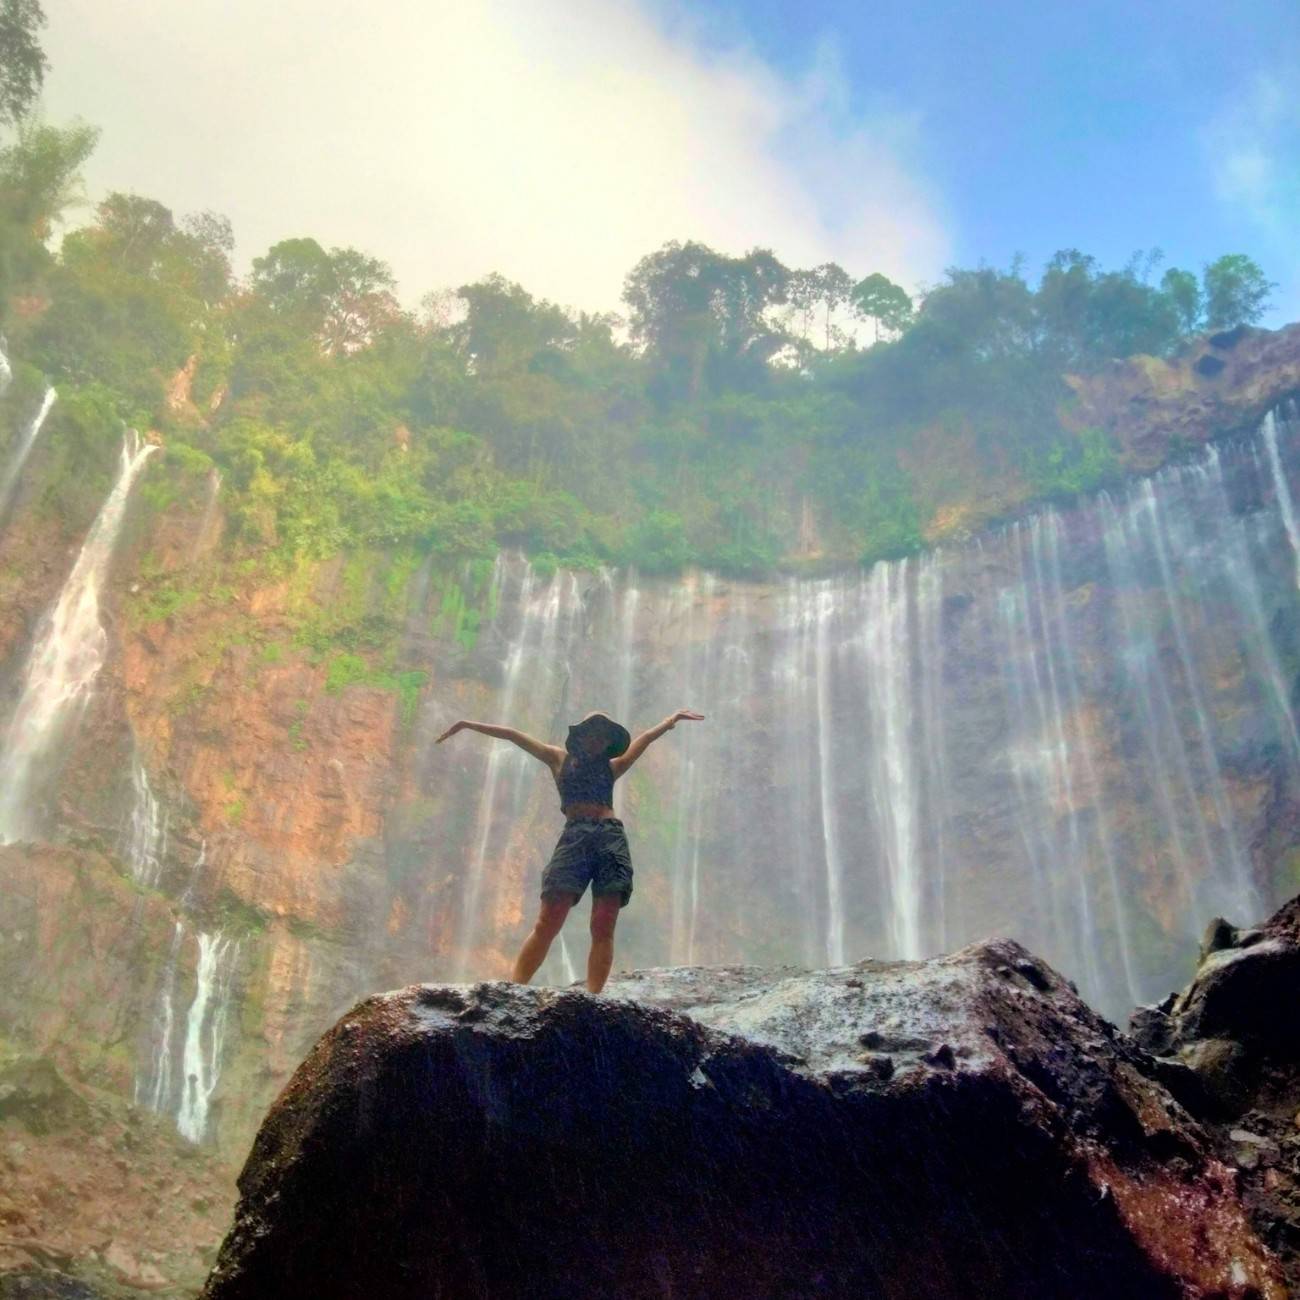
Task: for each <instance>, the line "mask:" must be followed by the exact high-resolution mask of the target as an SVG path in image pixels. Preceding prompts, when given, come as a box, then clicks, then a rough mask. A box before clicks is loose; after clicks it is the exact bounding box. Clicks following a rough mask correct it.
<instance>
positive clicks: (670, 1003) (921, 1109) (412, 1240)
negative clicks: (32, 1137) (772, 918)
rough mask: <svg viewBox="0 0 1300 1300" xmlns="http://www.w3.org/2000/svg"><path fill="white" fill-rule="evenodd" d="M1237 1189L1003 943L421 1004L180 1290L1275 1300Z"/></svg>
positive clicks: (267, 1172) (268, 1131)
mask: <svg viewBox="0 0 1300 1300" xmlns="http://www.w3.org/2000/svg"><path fill="white" fill-rule="evenodd" d="M1241 1141H1245V1139H1242V1140H1241ZM1253 1149H1255V1148H1253ZM1258 1149H1260V1150H1267V1147H1265V1146H1260V1147H1258ZM1234 1178H1235V1175H1234V1172H1233V1170H1232V1169H1231V1168H1230V1167H1229V1166H1228V1165H1227V1164H1226V1163H1225V1161H1224V1159H1223V1157H1222V1155H1221V1154H1220V1153H1219V1152H1217V1151H1216V1150H1215V1147H1214V1139H1213V1137H1212V1136H1211V1135H1210V1134H1208V1133H1207V1132H1206V1131H1205V1130H1204V1129H1203V1128H1202V1127H1200V1126H1199V1125H1198V1123H1197V1122H1196V1121H1195V1120H1194V1119H1193V1118H1192V1117H1191V1116H1189V1115H1188V1114H1187V1112H1186V1111H1185V1110H1184V1109H1183V1107H1182V1106H1181V1105H1180V1104H1179V1103H1178V1102H1177V1101H1176V1100H1175V1099H1174V1098H1173V1096H1172V1095H1171V1094H1170V1093H1169V1092H1168V1091H1167V1090H1166V1088H1165V1087H1164V1086H1162V1085H1161V1083H1159V1082H1158V1081H1157V1079H1156V1077H1155V1072H1154V1068H1153V1066H1152V1058H1151V1057H1150V1056H1149V1055H1147V1054H1146V1053H1145V1052H1143V1051H1142V1050H1141V1049H1140V1048H1139V1047H1137V1046H1136V1045H1135V1044H1134V1043H1132V1042H1130V1041H1129V1040H1128V1039H1126V1038H1125V1037H1124V1036H1123V1035H1120V1034H1118V1033H1117V1032H1116V1031H1115V1030H1114V1028H1113V1027H1112V1026H1111V1025H1109V1024H1108V1023H1106V1022H1105V1021H1103V1020H1102V1019H1100V1018H1099V1017H1098V1016H1096V1015H1095V1014H1094V1013H1093V1012H1091V1011H1090V1010H1089V1009H1088V1008H1087V1007H1086V1006H1085V1005H1084V1004H1083V1003H1082V1002H1081V1001H1080V1000H1079V999H1078V998H1077V997H1076V996H1075V994H1074V993H1073V992H1072V990H1071V989H1070V987H1069V986H1068V984H1067V983H1066V982H1065V981H1064V980H1062V979H1061V978H1060V977H1059V976H1058V975H1057V974H1056V973H1055V972H1054V971H1052V970H1051V969H1050V968H1049V967H1047V966H1046V965H1044V964H1042V963H1041V962H1039V961H1037V960H1036V959H1034V958H1033V957H1032V956H1031V955H1030V954H1029V953H1028V952H1026V951H1025V950H1024V949H1023V948H1021V947H1019V946H1018V945H1016V944H1014V943H1011V942H1004V941H999V942H991V943H984V944H978V945H975V946H972V947H970V948H967V949H964V950H963V951H961V952H959V953H956V954H954V955H953V956H950V957H944V958H938V959H934V960H932V961H928V962H919V963H883V962H864V963H860V964H859V965H856V966H852V967H842V968H837V969H834V970H830V971H822V972H804V971H799V970H794V969H781V970H762V969H757V968H752V967H729V968H722V969H710V970H705V969H700V968H682V969H671V970H652V971H641V972H636V973H634V974H631V975H626V976H623V977H621V978H620V979H618V980H617V981H616V982H615V983H613V984H612V985H611V986H610V988H609V990H608V994H607V996H604V997H601V998H592V997H590V996H588V995H587V994H585V993H583V992H579V991H555V990H538V989H531V988H521V987H518V986H514V985H504V984H478V985H473V986H433V985H417V986H412V987H409V988H406V989H402V990H400V991H398V992H395V993H390V994H386V995H383V996H380V997H374V998H371V999H369V1000H367V1001H365V1002H363V1003H361V1004H360V1005H358V1006H357V1007H356V1008H355V1009H354V1010H353V1011H352V1012H350V1013H349V1014H348V1015H346V1016H345V1017H344V1018H343V1019H342V1020H341V1021H340V1022H339V1023H338V1024H337V1025H336V1026H335V1028H334V1029H333V1030H331V1031H330V1032H329V1033H328V1034H326V1035H325V1037H324V1038H323V1039H322V1040H321V1041H320V1043H319V1044H318V1045H317V1046H316V1048H315V1049H314V1050H313V1052H312V1053H311V1054H310V1056H309V1057H308V1058H307V1060H306V1061H305V1062H304V1063H303V1065H302V1066H301V1068H300V1069H299V1070H298V1072H297V1074H296V1075H295V1076H294V1077H293V1079H292V1080H291V1081H290V1083H289V1085H288V1086H287V1087H286V1088H285V1090H284V1092H283V1093H282V1094H281V1096H280V1098H279V1099H278V1101H277V1102H276V1103H275V1105H274V1107H273V1108H272V1110H271V1113H270V1114H269V1116H268V1117H267V1120H266V1122H265V1123H264V1125H263V1127H262V1129H261V1131H260V1133H259V1135H258V1137H257V1140H256V1142H255V1144H254V1147H253V1150H252V1153H251V1155H250V1157H249V1160H248V1162H247V1164H246V1166H245V1168H244V1171H243V1174H242V1176H241V1179H240V1190H241V1193H242V1197H241V1201H240V1204H239V1207H238V1210H237V1213H236V1217H235V1222H234V1226H233V1228H232V1230H231V1232H230V1234H229V1236H228V1237H227V1239H226V1241H225V1244H224V1246H223V1248H222V1251H221V1255H220V1258H219V1260H218V1263H217V1266H216V1268H215V1269H214V1271H213V1273H212V1276H211V1277H210V1278H209V1281H208V1284H207V1287H206V1289H205V1291H204V1296H205V1297H207V1300H234V1298H235V1297H254V1296H256V1297H259V1298H263V1297H272V1296H297V1295H311V1296H314V1297H321V1298H322V1300H326V1298H328V1297H331V1296H338V1297H342V1296H354V1295H360V1294H369V1295H383V1296H385V1297H392V1298H393V1300H400V1298H401V1297H408V1296H409V1297H416V1296H419V1297H430V1296H447V1297H450V1296H456V1297H469V1296H484V1297H486V1296H491V1297H505V1296H525V1295H527V1296H530V1297H546V1296H561V1295H563V1296H573V1295H617V1296H620V1297H637V1296H647V1297H648V1296H655V1297H660V1296H668V1295H671V1296H674V1297H694V1296H699V1297H704V1296H717V1295H724V1294H725V1295H731V1296H736V1297H742V1296H745V1297H748V1296H782V1297H793V1296H811V1295H818V1296H855V1297H861V1296H889V1297H894V1296H897V1297H904V1296H906V1297H918V1296H1012V1295H1015V1296H1063V1295H1107V1296H1133V1297H1138V1296H1141V1297H1143V1298H1144V1300H1149V1298H1151V1297H1160V1296H1170V1297H1173V1296H1222V1297H1228V1296H1238V1297H1243V1300H1244V1297H1247V1296H1255V1297H1281V1296H1283V1295H1285V1294H1286V1291H1285V1289H1284V1284H1283V1281H1282V1277H1281V1274H1280V1272H1279V1270H1278V1266H1277V1264H1276V1262H1275V1261H1274V1260H1273V1258H1272V1257H1271V1256H1270V1254H1269V1253H1268V1251H1267V1250H1266V1249H1265V1248H1264V1247H1263V1246H1262V1245H1261V1243H1260V1241H1259V1239H1258V1237H1257V1236H1256V1234H1255V1232H1254V1230H1253V1229H1252V1227H1251V1225H1250V1223H1249V1221H1248V1219H1247V1216H1246V1213H1245V1211H1244V1210H1243V1207H1242V1204H1241V1202H1240V1199H1239V1197H1238V1194H1237V1191H1236V1187H1235V1183H1234Z"/></svg>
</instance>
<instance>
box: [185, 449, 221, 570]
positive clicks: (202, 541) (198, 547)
mask: <svg viewBox="0 0 1300 1300" xmlns="http://www.w3.org/2000/svg"><path fill="white" fill-rule="evenodd" d="M220 496H221V471H220V470H219V469H217V468H216V467H215V466H213V468H212V469H210V470H209V471H208V491H207V496H206V498H205V499H204V502H203V515H202V517H201V518H200V519H199V526H198V528H196V529H195V530H194V543H193V545H192V546H191V548H190V559H192V560H193V559H197V558H198V557H199V555H200V554H201V553H202V552H203V550H204V548H205V547H206V546H207V545H208V536H209V534H210V533H211V532H212V525H213V523H214V522H215V521H216V518H217V500H218V498H219V497H220ZM214 544H215V543H214Z"/></svg>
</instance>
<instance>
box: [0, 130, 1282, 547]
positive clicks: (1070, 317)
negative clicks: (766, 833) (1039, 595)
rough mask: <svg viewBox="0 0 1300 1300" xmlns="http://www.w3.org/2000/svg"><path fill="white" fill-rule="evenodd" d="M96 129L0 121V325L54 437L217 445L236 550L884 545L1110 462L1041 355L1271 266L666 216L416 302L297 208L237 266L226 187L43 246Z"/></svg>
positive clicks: (122, 202) (126, 208)
mask: <svg viewBox="0 0 1300 1300" xmlns="http://www.w3.org/2000/svg"><path fill="white" fill-rule="evenodd" d="M94 141H95V133H94V131H93V130H92V129H91V128H89V127H85V126H73V127H68V128H56V127H50V126H46V125H44V124H40V123H37V122H35V121H33V120H30V119H28V120H24V121H23V122H22V123H21V124H20V126H19V128H18V130H17V132H16V136H15V139H14V141H13V142H12V143H11V144H9V145H8V146H7V147H5V148H4V149H3V150H0V226H2V227H3V231H2V233H3V242H0V325H3V327H4V328H5V329H6V330H7V331H8V333H9V336H10V343H11V347H12V349H13V351H14V355H15V356H21V357H22V358H23V359H25V360H27V361H29V362H31V363H32V364H34V365H36V366H38V367H40V368H41V369H43V370H44V371H45V372H46V373H47V374H48V375H49V376H51V377H52V378H54V379H55V380H56V381H57V382H58V384H59V386H60V390H61V392H62V393H63V394H64V400H63V401H61V402H60V405H59V408H58V411H56V414H55V417H54V418H55V419H56V420H57V419H68V420H72V419H73V418H74V416H75V419H76V421H78V424H77V427H78V428H79V429H81V430H82V433H81V434H79V435H78V436H84V437H87V438H89V437H90V436H91V435H90V432H89V431H90V430H92V429H93V428H95V427H101V428H102V446H103V447H105V448H107V447H109V446H110V445H111V444H112V442H113V441H114V439H115V437H116V433H115V432H111V430H115V429H116V427H117V426H116V424H115V423H114V422H115V421H116V420H119V419H124V420H130V421H132V422H134V423H136V424H139V425H141V426H142V427H143V426H145V425H149V426H152V427H155V428H157V429H159V430H160V431H161V432H162V434H163V437H164V441H165V443H166V445H167V448H168V454H167V456H166V458H165V460H164V465H165V466H170V469H169V470H166V471H163V470H160V471H157V472H156V473H155V474H154V475H153V476H152V477H153V478H155V479H157V478H160V477H161V476H163V475H164V473H170V474H171V475H173V476H174V477H175V478H176V481H177V482H178V483H179V482H180V480H181V479H183V478H184V476H185V475H187V474H190V475H193V474H199V473H206V472H207V469H208V468H210V467H212V466H214V465H215V466H217V467H219V468H220V469H221V470H222V473H223V475H224V476H225V482H226V488H225V492H226V500H227V509H228V511H229V516H230V520H231V524H232V527H231V529H230V530H229V532H228V536H227V546H228V548H229V550H230V554H231V557H232V560H233V559H238V562H240V563H251V564H262V563H265V564H278V565H291V564H293V563H295V562H296V557H319V556H324V555H328V554H332V553H333V552H335V551H338V550H340V549H345V548H349V547H366V546H372V547H385V548H398V549H401V548H408V549H411V550H413V551H416V552H425V553H427V554H429V555H432V556H435V557H443V558H445V559H448V560H457V561H458V562H459V561H463V560H466V559H469V560H474V559H482V558H483V557H485V556H490V555H491V554H492V553H493V552H494V551H495V549H496V548H497V547H499V546H502V545H509V546H519V547H523V548H525V549H526V550H528V551H529V552H531V553H532V554H533V555H534V556H536V557H538V561H539V563H556V562H560V561H563V562H565V563H568V564H581V565H595V564H602V563H628V564H634V565H637V566H638V567H640V568H642V569H643V570H644V571H664V572H666V571H671V570H673V569H675V568H679V567H681V566H682V565H683V564H688V563H692V562H695V563H702V564H707V565H710V566H712V567H715V568H717V569H720V570H722V571H725V572H732V573H760V572H767V571H769V570H770V569H771V568H772V567H773V566H774V565H776V564H778V563H786V564H790V565H795V566H798V565H799V564H804V563H806V564H817V563H833V562H839V563H842V562H844V561H846V560H856V559H863V560H866V559H871V558H875V557H878V556H884V555H898V554H905V553H906V552H908V551H910V550H913V549H915V548H916V547H918V546H920V545H922V544H923V543H925V542H926V541H929V540H934V539H936V538H939V537H944V536H948V535H951V532H952V530H953V529H954V528H958V527H961V526H965V525H968V524H971V523H977V522H978V521H979V520H980V519H981V518H985V517H987V511H988V509H989V506H988V504H987V503H989V502H996V503H998V506H997V508H999V509H1006V508H1009V507H1010V506H1014V505H1015V504H1017V503H1023V502H1025V501H1029V500H1032V499H1033V498H1035V497H1038V496H1042V495H1045V494H1054V493H1066V492H1077V491H1082V490H1086V489H1088V488H1091V487H1096V486H1099V485H1100V484H1102V483H1104V482H1106V481H1107V479H1108V478H1109V477H1110V476H1111V475H1113V474H1114V473H1115V472H1116V457H1115V450H1114V448H1112V447H1111V446H1110V445H1109V443H1108V442H1107V440H1106V438H1105V436H1104V435H1102V434H1101V433H1100V432H1099V431H1095V430H1094V431H1085V433H1084V434H1079V433H1078V432H1077V431H1076V432H1069V431H1067V430H1066V429H1065V428H1064V427H1063V426H1062V424H1061V422H1060V419H1059V418H1058V416H1059V411H1060V409H1061V407H1062V404H1063V403H1064V402H1065V401H1066V400H1067V397H1068V389H1067V388H1066V386H1065V383H1064V376H1065V375H1067V374H1069V373H1071V372H1073V373H1087V372H1088V371H1090V370H1094V369H1097V368H1099V367H1102V366H1105V365H1107V364H1109V363H1110V361H1111V359H1112V358H1115V357H1123V356H1128V355H1131V354H1133V353H1135V352H1145V353H1150V354H1152V355H1155V356H1166V355H1170V354H1172V353H1174V352H1176V351H1177V350H1178V349H1179V348H1180V347H1182V346H1183V345H1184V343H1185V342H1186V340H1187V338H1188V337H1189V335H1191V334H1192V333H1194V332H1196V331H1199V330H1203V329H1222V328H1226V327H1229V326H1232V325H1236V324H1241V323H1249V322H1252V321H1255V320H1257V319H1258V318H1259V316H1260V314H1261V312H1262V311H1263V309H1264V306H1265V304H1266V301H1267V296H1268V292H1269V290H1270V288H1271V285H1270V284H1269V282H1268V281H1267V279H1266V277H1265V276H1264V273H1263V272H1262V270H1261V269H1260V268H1259V267H1258V266H1256V265H1255V263H1254V262H1253V261H1251V260H1250V259H1249V258H1248V257H1245V256H1244V255H1242V254H1230V255H1227V256H1225V257H1222V258H1219V259H1218V260H1216V261H1214V262H1211V263H1210V264H1209V265H1208V266H1206V267H1205V268H1204V269H1203V271H1202V272H1201V273H1200V274H1199V275H1197V274H1195V273H1193V272H1191V271H1187V270H1183V269H1180V268H1176V267H1175V268H1169V269H1165V270H1164V271H1163V273H1160V267H1159V258H1158V256H1157V255H1154V254H1151V255H1146V256H1138V257H1134V258H1133V259H1132V260H1131V261H1130V262H1129V263H1128V264H1127V265H1125V266H1123V267H1120V268H1117V269H1114V268H1106V267H1103V266H1101V265H1100V264H1099V263H1098V262H1097V261H1096V259H1095V258H1093V257H1091V256H1089V255H1087V254H1085V253H1083V252H1081V251H1080V250H1077V249H1063V250H1062V251H1060V252H1058V253H1056V254H1055V255H1054V256H1053V257H1052V258H1051V259H1049V261H1048V262H1047V264H1046V265H1045V266H1044V267H1043V269H1042V271H1041V273H1040V274H1038V275H1037V276H1036V277H1031V276H1029V275H1027V274H1026V270H1025V267H1024V266H1023V265H1022V264H1020V263H1016V264H1013V265H1012V266H1010V267H1008V268H1005V269H999V268H994V267H988V266H979V267H975V268H963V267H954V268H951V269H950V270H949V271H947V272H946V274H945V275H944V276H943V278H942V279H941V280H940V282H939V283H937V284H935V285H932V286H930V287H929V288H927V289H925V290H924V291H923V292H918V293H916V294H915V296H914V295H912V294H910V293H908V292H907V291H906V290H905V289H904V288H903V287H902V286H900V285H898V284H897V283H895V282H894V281H893V280H891V279H890V278H889V277H888V275H887V274H885V272H884V271H881V270H873V269H870V268H864V269H865V270H866V274H860V273H856V272H854V271H850V270H848V269H846V268H844V267H841V266H839V265H837V264H835V263H821V264H819V265H815V266H812V267H803V268H800V267H790V266H787V265H786V264H784V263H783V262H782V261H781V260H780V259H779V258H778V257H777V255H776V253H775V252H774V251H773V250H770V249H765V248H755V249H751V250H749V251H748V252H746V253H743V254H737V255H733V254H729V253H724V252H719V251H718V250H715V249H713V248H710V247H708V246H707V245H705V244H703V243H700V242H697V241H684V242H681V241H673V242H671V243H668V244H666V245H664V247H662V248H660V249H658V250H656V251H654V252H651V253H649V254H648V255H647V256H645V257H643V258H642V259H641V260H640V261H639V262H638V263H637V264H636V265H635V266H634V267H633V268H632V269H631V271H630V272H629V274H628V276H627V279H626V282H625V286H624V304H625V307H626V309H627V314H626V317H623V318H620V317H617V316H614V315H612V314H599V313H597V314H592V313H583V312H577V311H572V310H570V309H568V308H567V307H564V306H562V305H560V304H558V303H554V302H549V301H547V300H545V299H541V298H537V297H535V296H534V295H533V294H531V293H530V292H529V291H528V290H527V288H526V287H524V286H522V285H519V284H516V283H513V282H512V281H510V280H508V279H507V278H505V277H504V276H501V275H489V276H486V277H484V278H483V279H480V280H476V281H473V282H470V283H466V284H462V285H460V286H459V287H457V288H455V289H453V290H446V291H443V292H442V293H440V294H436V295H431V296H430V297H428V298H427V299H426V300H425V305H424V310H422V311H421V312H418V313H417V312H412V311H408V310H406V309H405V308H403V306H402V305H401V302H400V301H399V299H398V296H397V288H396V284H395V282H394V277H393V275H392V272H391V270H390V269H389V267H388V266H387V265H385V264H384V263H383V262H382V261H381V260H379V259H377V258H375V257H373V256H371V255H369V254H367V253H365V252H362V251H360V250H358V249H354V248H328V249H327V248H326V247H324V246H323V245H321V244H320V243H319V242H318V241H316V240H315V239H313V238H311V237H309V236H305V235H304V236H298V237H295V238H290V239H285V240H282V241H280V242H279V243H276V244H275V245H273V246H272V247H271V248H269V249H267V250H266V251H265V252H264V253H262V254H261V255H260V256H257V257H255V258H254V259H253V261H252V270H251V274H250V275H249V276H247V277H246V278H241V277H238V276H236V275H235V274H234V273H233V271H232V265H231V256H232V250H233V246H234V237H233V232H232V230H231V228H230V224H229V222H228V221H226V220H225V218H223V217H221V216H219V215H217V214H214V213H210V212H204V213H196V214H190V215H177V214H175V213H173V212H172V211H171V210H170V209H169V208H168V207H167V206H166V205H165V204H163V203H161V202H159V201H157V200H155V199H152V198H148V197H144V196H141V195H135V194H125V193H114V194H110V195H108V196H107V197H106V198H105V199H104V200H103V201H102V202H101V203H100V204H99V205H98V206H97V207H96V208H95V209H94V211H93V212H92V213H91V214H90V215H89V220H87V221H86V222H85V223H84V224H82V225H81V226H79V227H77V228H75V229H72V230H71V231H70V233H68V234H67V235H66V236H65V237H64V239H63V241H62V245H61V247H59V248H58V249H54V248H52V246H51V243H50V234H51V231H52V229H53V228H54V224H55V222H56V220H57V219H59V218H60V217H63V218H64V220H65V221H66V219H67V217H68V215H69V214H71V213H72V212H74V211H75V206H76V203H77V201H78V199H79V188H78V181H77V174H78V169H79V168H80V166H81V164H82V163H83V162H84V161H85V159H86V157H87V156H88V155H89V153H90V151H91V149H92V148H93V146H94ZM855 322H857V324H855ZM96 421H99V424H98V425H96ZM176 490H177V491H179V487H178V488H177V489H176ZM159 492H160V493H161V489H159ZM162 495H165V494H162ZM162 495H160V496H159V498H158V499H159V500H161V499H162ZM51 499H54V498H51ZM981 512H984V513H981Z"/></svg>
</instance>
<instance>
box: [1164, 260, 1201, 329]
mask: <svg viewBox="0 0 1300 1300" xmlns="http://www.w3.org/2000/svg"><path fill="white" fill-rule="evenodd" d="M1160 288H1161V291H1162V292H1163V293H1164V295H1165V297H1166V298H1168V299H1169V302H1170V304H1171V305H1172V307H1173V311H1174V316H1175V317H1176V319H1177V321H1178V328H1179V330H1180V331H1181V332H1182V333H1184V334H1194V333H1195V332H1196V331H1197V330H1198V329H1199V328H1200V326H1201V318H1202V303H1201V286H1200V284H1199V283H1198V282H1197V279H1196V276H1195V275H1193V274H1192V272H1191V271H1181V270H1179V269H1178V267H1176V266H1171V267H1170V268H1169V270H1167V271H1166V272H1165V273H1164V275H1163V276H1162V277H1161V280H1160Z"/></svg>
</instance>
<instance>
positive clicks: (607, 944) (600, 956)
mask: <svg viewBox="0 0 1300 1300" xmlns="http://www.w3.org/2000/svg"><path fill="white" fill-rule="evenodd" d="M622 902H623V899H622V897H621V896H620V895H618V894H599V895H592V899H591V953H590V955H589V956H588V957H587V992H588V993H599V992H600V991H601V989H603V988H604V987H605V981H606V980H607V979H608V978H609V968H610V967H611V966H612V965H613V964H614V927H615V926H616V925H617V924H618V913H619V908H620V905H621V904H622Z"/></svg>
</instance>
